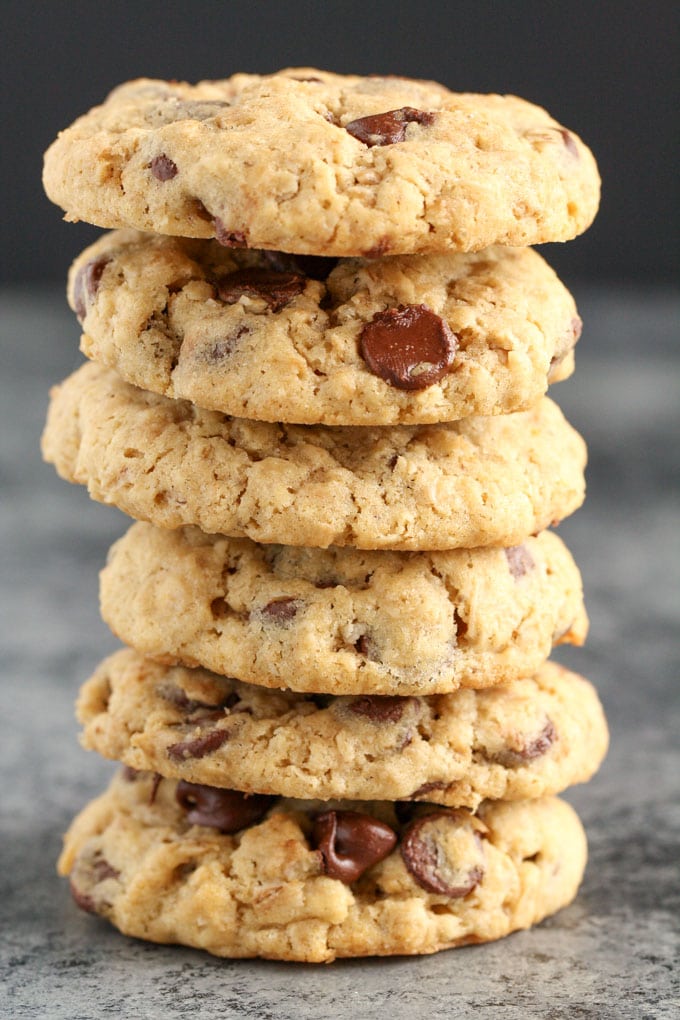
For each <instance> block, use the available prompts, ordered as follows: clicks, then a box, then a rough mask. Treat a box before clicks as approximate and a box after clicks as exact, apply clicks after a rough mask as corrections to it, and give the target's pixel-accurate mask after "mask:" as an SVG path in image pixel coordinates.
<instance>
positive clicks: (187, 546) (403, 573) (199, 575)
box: [100, 523, 587, 695]
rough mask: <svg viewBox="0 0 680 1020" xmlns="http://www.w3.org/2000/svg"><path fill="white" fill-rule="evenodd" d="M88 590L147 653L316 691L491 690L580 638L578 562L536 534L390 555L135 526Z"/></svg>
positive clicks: (583, 623)
mask: <svg viewBox="0 0 680 1020" xmlns="http://www.w3.org/2000/svg"><path fill="white" fill-rule="evenodd" d="M100 596H101V610H102V616H103V618H104V620H105V621H106V622H107V623H108V624H109V626H110V627H111V628H112V630H113V631H114V632H115V633H116V634H117V635H118V636H119V637H120V638H121V639H122V640H123V641H125V642H126V644H129V645H132V646H133V647H134V648H136V649H138V650H139V651H140V652H143V653H145V654H147V655H150V656H151V657H153V658H155V659H157V660H160V661H162V662H166V663H175V662H182V663H184V664H186V665H189V666H197V665H202V666H206V667H207V668H208V669H212V670H214V671H215V672H217V673H221V674H223V675H225V676H235V677H239V678H241V679H243V680H247V681H249V682H250V683H255V684H263V685H265V686H268V687H279V688H282V687H290V688H292V689H293V690H296V691H310V692H327V693H330V694H402V695H403V694H434V693H439V692H442V693H445V692H447V691H452V690H455V689H456V688H457V687H460V686H463V687H476V688H480V687H485V686H491V685H493V684H497V683H503V682H505V681H507V680H512V679H515V678H517V677H524V676H530V675H531V674H532V673H533V672H535V670H536V669H538V667H539V666H540V664H541V663H542V662H543V660H544V659H546V658H547V656H548V655H549V654H550V650H551V648H552V647H553V645H554V644H559V643H562V642H569V643H572V644H582V643H583V641H584V639H585V636H586V632H587V618H586V613H585V609H584V606H583V594H582V588H581V577H580V574H579V571H578V568H577V566H576V564H575V563H574V561H573V559H572V557H571V555H570V554H569V551H568V550H567V549H566V547H565V546H564V544H563V543H562V542H561V541H560V539H559V538H558V537H557V535H554V534H552V533H551V532H542V533H541V534H540V535H537V536H535V537H530V538H527V539H525V541H524V542H523V543H522V545H520V546H513V547H511V548H508V549H502V548H495V547H494V548H482V549H473V550H467V549H454V550H449V551H447V552H438V553H437V552H435V553H425V552H420V553H405V552H389V551H379V552H362V551H359V550H355V549H350V548H341V549H339V548H331V549H304V548H300V547H291V546H280V545H259V544H257V543H254V542H251V541H249V540H248V539H234V538H225V537H223V536H219V535H212V536H209V535H205V534H203V532H201V531H199V529H198V528H179V529H177V530H175V531H168V530H166V529H161V528H155V527H153V526H152V525H150V524H143V523H138V524H135V525H133V526H132V528H130V530H129V531H128V533H127V534H126V535H125V536H124V537H123V538H122V539H120V540H119V541H118V542H116V544H115V545H114V546H113V547H112V548H111V551H110V553H109V557H108V563H107V565H106V567H105V569H104V570H103V571H102V574H101V584H100Z"/></svg>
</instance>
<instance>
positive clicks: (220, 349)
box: [207, 326, 250, 361]
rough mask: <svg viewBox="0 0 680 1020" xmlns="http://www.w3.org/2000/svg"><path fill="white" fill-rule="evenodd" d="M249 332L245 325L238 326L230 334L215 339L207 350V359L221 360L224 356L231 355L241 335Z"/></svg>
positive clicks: (246, 334)
mask: <svg viewBox="0 0 680 1020" xmlns="http://www.w3.org/2000/svg"><path fill="white" fill-rule="evenodd" d="M249 333H250V330H249V329H248V327H247V326H239V327H238V329H236V330H235V331H234V332H233V333H232V335H231V336H226V337H223V338H222V339H221V340H217V341H216V342H215V343H214V344H213V345H212V347H211V348H210V349H209V351H208V352H207V360H208V361H223V360H224V359H225V358H229V357H231V355H232V354H233V353H234V351H235V350H236V347H237V346H238V342H239V340H240V339H241V337H242V336H248V334H249Z"/></svg>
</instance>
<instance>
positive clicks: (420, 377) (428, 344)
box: [359, 305, 457, 390]
mask: <svg viewBox="0 0 680 1020" xmlns="http://www.w3.org/2000/svg"><path fill="white" fill-rule="evenodd" d="M456 347H457V339H456V336H455V334H454V333H452V332H451V330H450V329H449V327H448V325H447V323H445V322H444V320H443V319H442V318H440V316H439V315H435V313H434V312H432V311H430V309H429V308H427V307H426V306H425V305H399V307H398V308H388V309H387V311H385V312H378V313H377V314H376V315H374V316H373V318H372V320H371V321H370V322H369V323H367V324H366V325H365V326H364V328H363V329H362V331H361V337H360V341H359V352H360V354H361V356H362V358H363V359H364V361H365V362H366V364H367V365H368V367H369V369H370V370H371V372H373V374H374V375H377V376H379V377H380V378H381V379H384V380H385V381H386V382H388V383H389V384H390V385H391V386H395V387H396V388H397V389H400V390H424V389H426V388H427V387H428V386H431V385H432V384H433V383H435V382H438V380H439V379H441V378H442V376H444V375H446V373H447V372H448V370H449V366H450V365H451V362H452V361H453V358H454V355H455V353H456Z"/></svg>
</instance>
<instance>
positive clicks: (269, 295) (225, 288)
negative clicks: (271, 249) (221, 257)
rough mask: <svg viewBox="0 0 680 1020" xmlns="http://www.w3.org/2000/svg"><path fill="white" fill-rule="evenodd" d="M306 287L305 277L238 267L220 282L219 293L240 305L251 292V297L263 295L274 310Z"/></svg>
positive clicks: (229, 301) (283, 306) (228, 301)
mask: <svg viewBox="0 0 680 1020" xmlns="http://www.w3.org/2000/svg"><path fill="white" fill-rule="evenodd" d="M304 289H305V278H304V276H299V275H297V274H296V273H280V272H276V271H275V270H273V269H261V268H257V267H255V266H253V267H251V268H250V269H237V270H236V271H235V272H233V273H229V274H228V276H223V277H222V279H221V280H218V282H217V293H218V295H219V297H220V299H221V300H222V301H224V302H226V303H227V304H229V305H233V304H236V302H237V301H238V300H239V298H240V297H242V296H243V295H244V294H247V295H248V296H249V297H256V298H262V299H263V300H264V301H266V302H267V304H268V305H269V307H270V308H271V310H272V311H273V312H279V311H281V309H282V308H285V306H286V305H287V304H289V303H290V302H291V301H292V300H293V298H295V297H297V296H298V294H301V293H302V291H303V290H304Z"/></svg>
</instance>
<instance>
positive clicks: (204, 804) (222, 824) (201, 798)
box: [175, 779, 276, 833]
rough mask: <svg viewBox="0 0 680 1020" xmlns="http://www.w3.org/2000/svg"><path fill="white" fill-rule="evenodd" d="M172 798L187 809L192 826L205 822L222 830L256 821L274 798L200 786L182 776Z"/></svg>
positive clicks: (232, 829) (235, 828)
mask: <svg viewBox="0 0 680 1020" xmlns="http://www.w3.org/2000/svg"><path fill="white" fill-rule="evenodd" d="M175 798H176V799H177V802H178V804H179V805H180V806H181V807H182V808H183V809H184V810H185V811H186V813H187V821H188V822H190V823H191V825H207V826H209V827H210V828H211V829H219V830H220V832H224V833H232V832H238V831H239V830H240V829H245V828H247V827H248V826H249V825H254V824H255V823H256V822H259V820H260V819H261V818H262V816H263V815H264V814H266V812H267V811H268V810H269V808H270V807H271V805H272V804H273V802H274V800H275V799H276V798H275V797H266V796H264V795H263V794H258V793H254V794H247V793H240V792H239V791H238V790H221V789H218V788H217V787H215V786H200V785H198V784H197V783H187V782H186V780H184V779H180V781H179V782H178V783H177V789H176V791H175Z"/></svg>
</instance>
